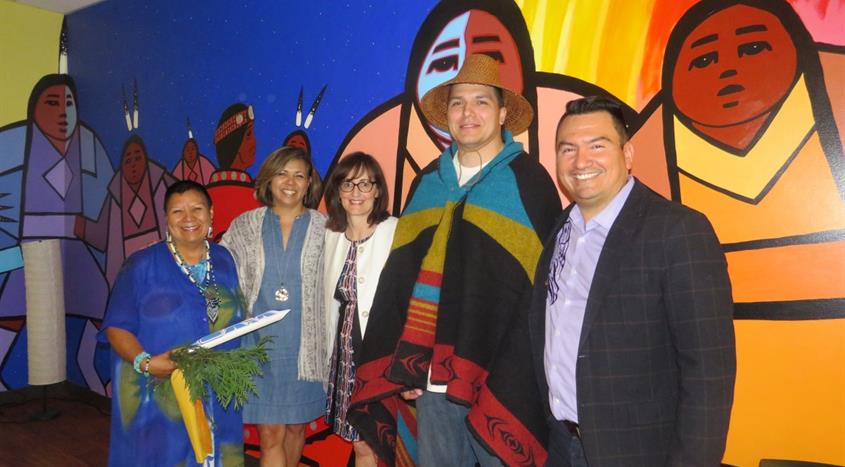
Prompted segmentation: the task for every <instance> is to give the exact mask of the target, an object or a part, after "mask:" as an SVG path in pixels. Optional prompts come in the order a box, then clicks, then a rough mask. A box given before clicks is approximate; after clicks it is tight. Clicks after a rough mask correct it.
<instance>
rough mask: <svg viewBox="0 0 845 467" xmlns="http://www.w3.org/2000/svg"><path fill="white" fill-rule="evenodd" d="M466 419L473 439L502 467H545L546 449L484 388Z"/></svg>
mask: <svg viewBox="0 0 845 467" xmlns="http://www.w3.org/2000/svg"><path fill="white" fill-rule="evenodd" d="M467 420H468V421H469V425H470V428H471V429H472V430H473V431H474V432H475V435H476V437H477V438H479V439H480V440H481V442H482V443H484V444H485V445H487V446H488V447H489V448H491V449H492V450H493V452H495V453H496V455H497V456H499V457H500V458H501V459H502V460H503V461H504V463H505V465H519V466H526V467H528V466H540V465H545V464H546V456H547V453H546V449H545V448H544V447H543V446H542V445H541V444H540V443H539V442H537V439H536V438H535V437H534V435H533V434H532V433H531V432H530V431H528V429H527V428H526V427H525V426H524V425H523V424H522V423H520V421H519V420H517V419H516V417H514V416H513V414H512V413H511V412H509V411H508V410H507V409H506V408H505V407H504V406H503V405H502V404H501V403H500V402H499V400H498V399H496V396H494V395H493V393H492V392H490V389H489V388H488V387H487V386H486V385H484V386H483V387H482V388H481V391H480V393H479V396H478V402H477V403H476V404H475V405H474V406H473V407H472V408H471V409H470V411H469V415H468V416H467ZM524 443H527V444H524Z"/></svg>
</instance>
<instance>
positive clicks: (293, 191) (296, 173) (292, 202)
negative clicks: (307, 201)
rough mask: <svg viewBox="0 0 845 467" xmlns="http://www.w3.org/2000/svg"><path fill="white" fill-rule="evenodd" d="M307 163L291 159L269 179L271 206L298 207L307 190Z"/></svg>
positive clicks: (300, 205)
mask: <svg viewBox="0 0 845 467" xmlns="http://www.w3.org/2000/svg"><path fill="white" fill-rule="evenodd" d="M308 183H309V174H308V164H306V163H305V161H303V160H302V159H291V160H289V161H288V162H287V164H285V165H284V167H282V169H281V170H279V171H278V172H277V173H276V175H274V176H273V178H272V179H271V180H270V192H271V193H272V194H273V207H279V208H298V207H302V206H303V204H302V200H303V199H304V198H305V195H306V194H307V192H308Z"/></svg>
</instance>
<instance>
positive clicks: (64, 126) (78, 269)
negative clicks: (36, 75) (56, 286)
mask: <svg viewBox="0 0 845 467" xmlns="http://www.w3.org/2000/svg"><path fill="white" fill-rule="evenodd" d="M0 152H2V157H0V166H2V167H0V174H2V175H0V204H1V205H2V207H0V280H2V287H3V289H2V295H0V317H8V316H22V315H25V314H26V304H25V299H24V280H23V269H22V266H23V259H22V256H21V254H20V249H19V244H20V242H21V241H26V240H28V239H43V238H59V239H62V242H61V248H62V255H63V258H64V265H65V270H66V272H65V275H64V277H65V290H66V294H65V297H66V298H65V307H66V310H67V313H68V314H75V315H81V316H87V317H91V318H95V319H100V318H102V316H103V312H104V310H105V304H106V298H107V297H108V284H107V283H106V280H105V277H104V273H103V268H104V257H103V255H102V252H98V251H94V250H91V249H89V248H88V246H87V245H88V244H90V242H89V241H88V240H87V239H85V238H84V237H77V236H76V235H75V233H74V226H75V225H76V222H77V221H76V219H77V217H82V218H87V219H94V218H97V217H98V216H99V214H100V212H101V209H102V207H103V204H104V200H105V198H106V187H107V184H108V182H109V180H110V179H111V177H112V174H113V173H114V171H113V169H112V165H111V162H110V161H109V158H108V155H107V154H106V151H105V149H104V148H103V145H102V144H101V143H100V140H99V139H98V138H97V136H96V135H95V134H94V132H93V131H92V130H91V129H90V128H89V127H87V126H86V125H85V124H83V123H81V122H80V120H79V108H78V100H77V93H76V85H75V84H74V82H73V79H72V78H71V77H70V76H68V75H59V74H51V75H46V76H44V77H42V78H41V79H40V80H39V81H38V83H36V85H35V86H34V88H33V90H32V94H31V95H30V98H29V104H28V107H27V120H26V121H23V122H18V123H15V124H12V125H10V126H8V127H6V128H5V129H3V130H2V131H0ZM71 271H72V273H71ZM20 342H21V341H20V340H19V341H18V343H20ZM23 367H25V361H24V362H23ZM7 370H9V369H7V368H4V369H3V372H2V376H3V384H4V385H8V384H12V386H16V385H18V384H25V381H24V380H23V379H20V376H19V375H20V372H17V374H18V376H12V375H10V373H9V372H8V371H7ZM21 371H23V369H21ZM86 377H88V376H86ZM91 377H94V376H91ZM9 378H12V379H13V381H10V379H9ZM7 383H8V384H7ZM98 386H101V384H99V383H98V384H92V385H91V387H98Z"/></svg>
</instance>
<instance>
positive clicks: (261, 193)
mask: <svg viewBox="0 0 845 467" xmlns="http://www.w3.org/2000/svg"><path fill="white" fill-rule="evenodd" d="M294 159H299V160H301V161H303V162H305V165H306V166H308V179H309V180H308V191H307V192H306V193H305V197H304V198H303V199H302V204H303V205H304V206H305V207H306V208H312V209H313V208H316V207H317V203H319V202H320V194H321V193H322V188H323V183H322V181H320V174H319V173H317V171H316V170H314V163H313V162H311V157H310V156H308V154H307V153H306V152H305V151H304V150H302V149H301V148H294V147H290V146H282V147H280V148H279V149H276V150H275V151H273V152H271V153H270V155H269V156H267V158H266V159H264V162H262V163H261V168H260V169H258V175H257V176H256V177H255V198H256V199H257V200H258V201H259V202H260V203H262V204H263V205H265V206H268V207H272V206H273V190H272V188H271V187H270V185H271V182H272V181H273V177H275V176H276V174H277V173H279V172H280V171H281V170H282V168H284V166H286V165H287V163H288V162H290V161H292V160H294Z"/></svg>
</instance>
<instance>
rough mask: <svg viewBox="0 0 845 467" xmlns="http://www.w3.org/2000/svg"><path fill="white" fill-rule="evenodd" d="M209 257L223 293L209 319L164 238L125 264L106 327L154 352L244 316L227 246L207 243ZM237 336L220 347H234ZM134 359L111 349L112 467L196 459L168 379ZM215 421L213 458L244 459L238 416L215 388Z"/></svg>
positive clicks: (226, 462) (210, 406)
mask: <svg viewBox="0 0 845 467" xmlns="http://www.w3.org/2000/svg"><path fill="white" fill-rule="evenodd" d="M210 247H211V252H210V254H211V264H212V268H213V270H214V276H215V279H216V281H217V285H218V290H219V291H220V294H221V304H220V315H219V318H218V319H217V322H216V323H214V324H211V323H210V322H209V320H208V318H207V316H206V308H205V299H204V298H203V297H202V295H201V294H200V292H199V289H197V287H196V286H195V285H193V284H192V283H191V282H190V281H189V280H188V277H187V276H186V275H185V274H184V273H183V272H182V270H181V269H180V268H179V265H178V264H176V261H175V260H174V259H173V256H172V255H171V253H170V251H169V250H168V249H167V246H166V244H165V243H164V242H160V243H157V244H155V245H153V246H151V247H149V248H146V249H144V250H141V251H139V252H137V253H135V254H134V255H132V256H131V257H129V259H128V260H126V262H125V263H124V265H123V268H122V269H121V271H120V274H118V277H117V281H116V283H115V286H114V289H113V290H112V293H111V298H110V299H109V305H108V309H107V312H106V318H105V320H104V322H103V331H101V333H100V336H99V339H100V340H101V341H106V336H105V329H107V328H109V327H116V328H120V329H124V330H126V331H129V332H131V333H132V334H134V335H135V336H136V337H137V338H138V341H139V342H140V343H141V346H142V347H143V348H144V350H145V351H146V352H149V353H150V354H151V355H156V354H159V353H161V352H165V351H167V350H170V349H173V348H175V347H180V346H184V345H187V344H190V343H192V342H194V341H195V340H197V339H199V338H200V337H202V336H205V335H206V334H208V333H209V332H212V331H216V330H218V329H222V328H224V327H226V326H228V325H231V324H234V323H237V322H238V321H241V320H242V319H243V312H242V310H243V307H242V305H241V300H240V298H239V294H238V279H237V272H236V271H235V264H234V261H233V260H232V256H231V255H230V254H229V252H228V251H227V250H226V249H224V248H223V247H220V246H218V245H215V244H211V245H210ZM238 345H239V341H238V339H235V340H232V341H229V342H227V343H226V344H223V345H221V346H219V347H218V348H219V349H231V348H236V347H238ZM153 380H155V378H154V377H152V376H151V377H145V376H144V375H141V374H138V373H136V372H135V370H134V369H133V368H132V363H128V362H126V361H124V360H123V359H121V358H120V357H119V356H118V355H117V354H116V353H114V351H112V383H111V384H112V386H111V387H112V418H111V441H110V443H111V444H110V446H109V465H110V466H129V465H132V466H165V465H167V466H173V465H198V464H196V460H195V458H194V451H193V449H192V447H191V443H190V441H189V439H188V434H187V432H186V431H185V425H184V423H183V421H182V416H181V414H180V412H179V407H178V405H177V403H176V399H175V396H174V394H173V389H172V387H171V386H170V380H169V379H166V380H163V381H161V383H160V384H158V385H153V384H152V383H153ZM205 411H206V415H207V416H208V418H209V421H210V422H211V424H212V437H213V441H214V443H213V444H214V465H217V466H221V465H222V466H242V465H243V463H244V457H243V423H242V421H241V414H240V412H238V411H235V410H234V408H233V407H232V406H230V407H228V408H223V407H221V406H220V404H218V403H217V400H216V398H215V397H214V395H213V394H210V397H209V398H208V399H207V400H206V401H205Z"/></svg>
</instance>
